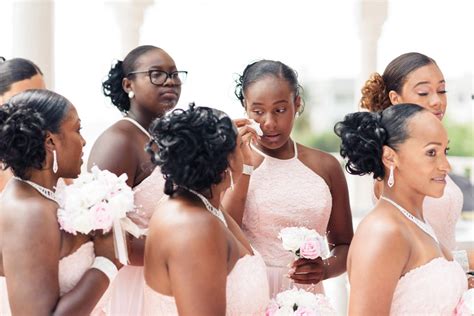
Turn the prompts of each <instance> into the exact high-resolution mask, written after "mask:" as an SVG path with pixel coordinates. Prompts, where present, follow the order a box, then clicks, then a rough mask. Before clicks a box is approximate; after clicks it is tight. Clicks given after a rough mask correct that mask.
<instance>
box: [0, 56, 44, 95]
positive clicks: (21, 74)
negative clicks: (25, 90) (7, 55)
mask: <svg viewBox="0 0 474 316" xmlns="http://www.w3.org/2000/svg"><path fill="white" fill-rule="evenodd" d="M38 74H40V75H43V73H42V72H41V70H40V69H39V68H38V66H36V65H35V64H34V63H33V62H32V61H29V60H28V59H24V58H13V59H9V60H5V59H4V58H3V57H2V58H0V95H3V94H4V93H5V92H7V91H8V90H10V88H11V86H12V84H14V83H15V82H18V81H22V80H26V79H30V78H31V77H33V76H35V75H38Z"/></svg>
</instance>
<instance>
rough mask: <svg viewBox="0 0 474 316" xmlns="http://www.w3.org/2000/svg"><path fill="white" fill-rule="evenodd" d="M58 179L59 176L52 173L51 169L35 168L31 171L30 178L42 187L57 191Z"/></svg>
mask: <svg viewBox="0 0 474 316" xmlns="http://www.w3.org/2000/svg"><path fill="white" fill-rule="evenodd" d="M58 179H59V177H58V176H56V175H55V174H51V171H50V170H33V171H31V173H30V178H29V179H28V180H29V181H31V182H34V183H36V184H38V185H40V186H42V187H45V188H47V189H50V190H52V191H55V189H56V184H57V183H58Z"/></svg>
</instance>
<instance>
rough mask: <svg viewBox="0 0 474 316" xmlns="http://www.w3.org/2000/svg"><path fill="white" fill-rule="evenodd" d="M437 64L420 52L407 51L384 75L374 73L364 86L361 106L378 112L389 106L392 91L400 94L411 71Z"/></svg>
mask: <svg viewBox="0 0 474 316" xmlns="http://www.w3.org/2000/svg"><path fill="white" fill-rule="evenodd" d="M429 64H435V65H436V62H435V61H434V59H432V58H430V57H428V56H426V55H423V54H420V53H406V54H403V55H400V56H398V57H397V58H395V59H394V60H392V61H391V62H390V63H389V64H388V65H387V67H386V68H385V71H384V72H383V74H382V75H379V74H378V73H373V74H372V75H371V77H370V79H369V80H367V81H366V83H365V85H364V86H363V87H362V90H361V92H362V97H361V99H360V106H361V107H362V108H365V109H368V110H369V111H372V112H376V111H382V110H384V109H386V108H388V107H389V106H390V105H392V103H391V102H390V98H389V96H388V94H389V92H390V91H395V92H397V93H398V94H400V93H401V92H402V88H403V85H404V84H405V82H406V80H407V77H408V75H409V74H410V73H412V72H413V71H415V70H417V69H418V68H420V67H423V66H426V65H429Z"/></svg>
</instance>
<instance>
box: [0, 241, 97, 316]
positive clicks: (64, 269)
mask: <svg viewBox="0 0 474 316" xmlns="http://www.w3.org/2000/svg"><path fill="white" fill-rule="evenodd" d="M94 258H95V254H94V244H93V243H92V241H88V242H86V243H84V244H82V245H81V246H80V247H79V248H78V249H77V250H76V251H75V252H73V253H72V254H70V255H69V256H66V257H64V258H62V259H61V260H60V261H59V270H58V277H59V295H60V296H63V295H64V294H66V293H68V292H69V291H71V290H72V289H73V288H74V287H75V286H76V284H77V283H78V282H79V280H80V279H81V278H82V276H83V275H84V273H86V271H87V270H89V269H90V267H91V266H92V263H93V262H94ZM5 281H6V280H5V278H4V277H1V281H0V300H1V302H0V312H1V313H0V314H1V315H10V314H11V312H10V305H9V303H8V293H7V288H6V282H5Z"/></svg>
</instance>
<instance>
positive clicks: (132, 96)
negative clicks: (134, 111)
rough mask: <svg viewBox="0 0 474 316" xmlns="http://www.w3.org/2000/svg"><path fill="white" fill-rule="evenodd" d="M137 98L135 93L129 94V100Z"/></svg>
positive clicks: (130, 92)
mask: <svg viewBox="0 0 474 316" xmlns="http://www.w3.org/2000/svg"><path fill="white" fill-rule="evenodd" d="M134 97H135V93H134V92H133V91H129V92H128V98H129V99H133V98H134Z"/></svg>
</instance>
